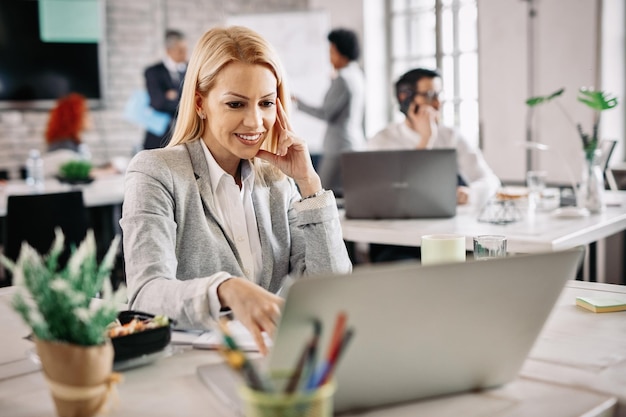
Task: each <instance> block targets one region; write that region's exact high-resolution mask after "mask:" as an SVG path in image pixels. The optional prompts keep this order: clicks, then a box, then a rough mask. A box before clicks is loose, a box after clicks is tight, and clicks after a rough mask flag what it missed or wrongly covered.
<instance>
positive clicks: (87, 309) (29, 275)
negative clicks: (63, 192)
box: [0, 228, 126, 346]
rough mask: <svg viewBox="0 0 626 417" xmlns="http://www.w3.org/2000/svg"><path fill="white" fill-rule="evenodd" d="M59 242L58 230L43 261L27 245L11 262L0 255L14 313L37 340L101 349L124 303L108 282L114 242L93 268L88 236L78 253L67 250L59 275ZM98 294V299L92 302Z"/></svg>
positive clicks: (93, 245) (91, 242) (61, 238)
mask: <svg viewBox="0 0 626 417" xmlns="http://www.w3.org/2000/svg"><path fill="white" fill-rule="evenodd" d="M64 242H65V238H64V236H63V233H62V231H61V229H60V228H57V229H56V230H55V239H54V242H53V244H52V247H51V249H50V251H49V253H48V254H46V255H45V256H41V255H40V254H39V253H37V251H36V250H35V249H33V248H32V247H31V246H30V245H28V244H27V243H26V242H24V243H23V244H22V248H21V250H20V254H19V256H18V259H17V261H16V262H13V261H12V260H10V259H8V258H6V257H5V256H4V255H0V261H1V262H2V263H3V264H4V265H5V266H6V267H7V268H8V269H9V270H10V271H11V272H12V273H13V280H14V283H15V285H16V287H17V290H16V293H15V295H14V298H13V300H12V301H13V308H14V309H15V310H16V311H17V312H18V313H19V314H20V315H21V317H22V318H23V319H24V321H25V322H26V323H27V324H28V325H29V326H30V327H31V329H32V331H33V334H34V335H35V336H36V337H37V338H39V339H41V340H50V341H61V342H67V343H71V344H76V345H82V346H93V345H99V344H102V343H104V342H105V340H106V337H107V336H106V328H107V326H108V325H109V324H110V323H112V322H113V321H114V320H115V319H116V317H117V312H118V309H119V305H120V304H121V303H124V302H125V298H126V295H125V287H124V286H120V288H118V290H117V291H115V292H114V291H113V288H112V285H111V282H110V280H109V275H110V273H111V270H112V268H113V264H114V261H115V252H116V249H117V247H118V244H119V236H116V237H115V238H114V239H113V242H111V246H110V247H109V249H108V251H107V253H106V255H105V256H104V258H103V260H102V262H101V264H100V265H99V266H98V262H97V259H96V243H95V238H94V234H93V231H92V230H89V231H88V232H87V235H86V237H85V239H84V240H83V241H82V242H81V244H80V245H79V246H78V248H75V247H74V248H72V252H71V255H70V259H69V260H68V262H67V264H66V266H65V267H64V268H63V269H61V270H59V256H60V255H61V253H62V252H63V247H64ZM100 291H101V299H100V300H93V298H94V297H96V295H97V294H98V293H99V292H100Z"/></svg>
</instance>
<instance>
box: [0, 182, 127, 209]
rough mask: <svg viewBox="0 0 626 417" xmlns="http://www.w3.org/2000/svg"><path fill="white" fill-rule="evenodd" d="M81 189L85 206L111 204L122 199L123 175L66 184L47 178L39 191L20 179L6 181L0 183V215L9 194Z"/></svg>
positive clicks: (118, 202) (120, 202)
mask: <svg viewBox="0 0 626 417" xmlns="http://www.w3.org/2000/svg"><path fill="white" fill-rule="evenodd" d="M75 189H81V190H82V191H83V200H84V202H85V205H86V206H87V207H99V206H113V205H119V204H122V202H123V201H124V175H122V174H117V175H110V176H106V177H102V178H98V179H96V180H94V181H93V182H92V183H91V184H85V185H68V184H62V183H60V182H59V181H57V180H56V179H47V180H46V181H45V183H44V188H43V189H42V190H40V191H37V190H35V189H33V187H31V186H29V185H27V184H26V183H25V182H24V181H21V180H19V181H18V180H12V181H8V182H7V183H5V184H4V185H0V217H4V216H6V214H7V198H8V196H9V195H25V194H36V193H60V192H66V191H71V190H75Z"/></svg>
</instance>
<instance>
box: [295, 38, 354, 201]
mask: <svg viewBox="0 0 626 417" xmlns="http://www.w3.org/2000/svg"><path fill="white" fill-rule="evenodd" d="M328 41H329V42H330V45H329V47H330V62H331V64H332V66H333V68H334V70H335V76H334V78H333V80H332V81H331V84H330V87H329V89H328V91H327V92H326V95H325V97H324V101H323V103H322V105H321V106H320V107H316V106H312V105H309V104H307V103H305V102H303V101H302V100H301V98H299V97H293V101H294V102H295V104H296V105H297V108H298V109H299V110H301V111H303V112H305V113H307V114H309V115H311V116H314V117H317V118H319V119H322V120H325V121H326V123H327V128H326V133H325V135H324V142H323V154H322V157H321V162H320V166H319V168H318V172H319V175H320V178H321V179H322V185H323V186H324V188H326V189H329V190H333V191H334V193H335V195H336V196H338V197H339V196H341V195H343V189H342V181H341V164H340V162H341V161H340V155H341V153H342V152H346V151H354V150H361V149H363V148H364V147H365V135H364V131H363V117H364V111H365V80H364V76H363V71H362V70H361V68H360V67H359V64H358V63H357V61H356V60H357V59H358V58H359V55H360V46H359V41H358V38H357V35H356V33H355V32H353V31H351V30H348V29H334V30H332V31H331V32H330V33H329V34H328Z"/></svg>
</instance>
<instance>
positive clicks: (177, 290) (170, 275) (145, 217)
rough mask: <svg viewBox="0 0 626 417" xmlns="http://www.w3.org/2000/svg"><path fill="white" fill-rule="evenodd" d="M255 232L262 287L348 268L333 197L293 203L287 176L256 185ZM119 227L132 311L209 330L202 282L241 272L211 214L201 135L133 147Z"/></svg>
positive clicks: (292, 187) (295, 196) (292, 189)
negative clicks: (136, 150) (173, 142)
mask: <svg viewBox="0 0 626 417" xmlns="http://www.w3.org/2000/svg"><path fill="white" fill-rule="evenodd" d="M252 200H253V204H254V209H255V213H256V219H257V224H258V227H259V235H260V239H261V248H262V251H263V253H262V258H263V271H262V278H261V282H260V285H261V286H262V287H263V288H266V289H268V290H269V291H272V292H276V291H277V290H278V289H279V288H280V286H281V283H282V282H283V279H284V277H285V276H286V275H287V274H290V275H291V276H294V277H297V276H301V275H311V274H324V273H349V272H350V271H351V268H352V265H351V263H350V260H349V258H348V255H347V251H346V247H345V244H344V242H343V238H342V235H341V226H340V223H339V216H338V212H337V207H336V203H335V201H334V198H332V196H331V198H327V199H326V201H327V202H330V201H331V200H332V204H326V205H324V206H323V207H316V206H315V204H311V202H313V201H314V200H317V199H312V200H305V201H303V202H300V201H299V200H300V194H299V192H298V190H297V188H296V186H295V183H294V182H293V180H292V179H290V178H285V179H284V180H280V181H276V182H274V183H271V184H269V185H268V186H263V185H259V184H258V183H257V184H255V186H254V190H253V193H252ZM120 225H121V227H122V232H123V248H124V257H125V262H126V281H127V286H128V296H129V305H130V308H132V309H137V310H142V311H147V312H151V313H158V314H165V315H167V316H169V317H171V318H174V319H176V320H177V321H178V324H179V326H181V327H184V328H208V327H211V326H212V324H213V319H214V317H213V318H212V317H210V313H209V294H208V288H209V286H210V285H211V284H212V283H213V282H215V280H217V279H220V277H224V276H237V277H243V276H244V274H243V272H242V266H241V261H240V258H239V255H238V253H237V249H236V247H235V244H234V243H233V242H232V240H231V239H230V238H228V237H227V235H226V234H225V233H224V228H223V225H222V224H221V223H220V221H218V219H217V218H216V211H215V206H214V202H213V192H212V190H211V185H210V181H209V168H208V164H207V160H206V158H205V155H204V153H203V150H202V144H201V143H200V141H199V140H196V141H193V142H189V143H186V144H184V145H178V146H174V147H171V148H164V149H155V150H148V151H142V152H140V153H138V154H137V155H136V156H135V157H134V158H133V160H132V161H131V163H130V164H129V166H128V170H127V172H126V180H125V197H124V204H123V210H122V219H121V220H120Z"/></svg>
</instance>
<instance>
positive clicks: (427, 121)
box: [367, 68, 500, 204]
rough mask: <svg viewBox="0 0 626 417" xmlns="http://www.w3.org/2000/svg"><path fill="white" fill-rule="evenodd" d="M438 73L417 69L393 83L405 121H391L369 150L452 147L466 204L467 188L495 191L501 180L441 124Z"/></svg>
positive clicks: (476, 151) (473, 149) (461, 201)
mask: <svg viewBox="0 0 626 417" xmlns="http://www.w3.org/2000/svg"><path fill="white" fill-rule="evenodd" d="M441 86H442V83H441V75H440V74H439V72H437V71H436V70H430V69H424V68H417V69H413V70H411V71H409V72H407V73H405V74H404V75H402V76H401V77H400V79H399V80H398V81H397V82H396V85H395V89H396V98H397V99H398V103H399V105H400V111H401V112H402V113H403V114H404V116H405V117H404V120H403V121H401V122H397V123H392V124H390V125H389V126H387V127H386V128H385V129H383V130H381V131H380V132H378V133H377V134H376V135H374V136H373V137H372V138H371V139H370V140H369V141H368V144H367V147H368V149H369V150H402V149H441V148H454V149H456V151H457V152H456V154H457V170H458V176H459V186H458V188H457V203H458V204H466V203H467V202H468V199H469V195H470V189H471V188H475V187H476V188H478V187H481V188H482V189H483V190H484V192H485V193H487V195H493V194H495V192H496V190H497V189H498V187H500V180H499V179H498V177H497V176H496V175H495V174H494V173H493V171H492V170H491V168H490V167H489V165H487V162H485V159H484V158H483V156H482V153H481V152H480V149H478V148H477V147H475V146H472V145H471V144H470V143H469V142H468V141H467V140H466V139H465V138H463V137H462V136H461V135H460V134H459V132H458V131H456V130H455V129H453V128H451V127H447V126H443V125H441V124H440V116H439V107H440V105H441V101H440V100H441V99H442V93H441Z"/></svg>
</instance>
